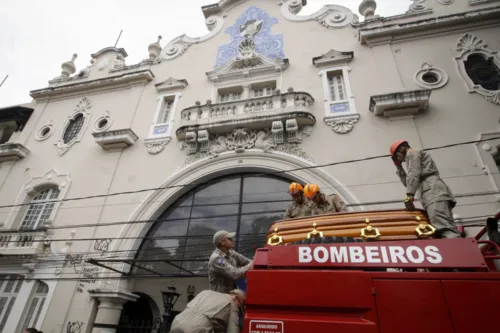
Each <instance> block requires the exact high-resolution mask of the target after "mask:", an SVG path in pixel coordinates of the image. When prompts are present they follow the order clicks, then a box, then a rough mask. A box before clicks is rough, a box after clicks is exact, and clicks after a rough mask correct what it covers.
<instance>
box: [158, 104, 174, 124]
mask: <svg viewBox="0 0 500 333" xmlns="http://www.w3.org/2000/svg"><path fill="white" fill-rule="evenodd" d="M173 105H174V100H173V99H165V103H164V105H163V106H162V109H161V112H160V114H159V116H158V119H157V121H156V123H157V124H166V123H168V117H169V116H170V112H171V111H172V106H173Z"/></svg>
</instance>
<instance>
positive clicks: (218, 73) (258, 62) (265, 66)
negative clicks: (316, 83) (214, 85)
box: [206, 53, 289, 82]
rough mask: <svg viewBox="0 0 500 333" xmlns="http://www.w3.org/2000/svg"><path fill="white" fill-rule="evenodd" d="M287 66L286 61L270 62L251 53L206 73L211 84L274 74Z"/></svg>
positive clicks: (276, 60) (261, 56) (287, 62)
mask: <svg viewBox="0 0 500 333" xmlns="http://www.w3.org/2000/svg"><path fill="white" fill-rule="evenodd" d="M288 66H289V61H288V59H279V58H277V59H275V60H271V59H269V58H267V57H265V56H263V55H261V54H257V53H251V54H247V55H242V56H237V57H235V58H233V59H232V60H230V61H229V62H228V63H226V64H225V65H224V66H222V67H219V68H217V69H215V70H213V71H211V72H208V73H206V74H207V77H208V79H209V80H210V81H211V82H221V81H227V80H234V79H246V78H249V77H255V76H263V75H266V74H276V73H279V72H282V71H284V70H285V69H287V68H288Z"/></svg>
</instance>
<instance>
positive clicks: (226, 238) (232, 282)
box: [208, 230, 253, 294]
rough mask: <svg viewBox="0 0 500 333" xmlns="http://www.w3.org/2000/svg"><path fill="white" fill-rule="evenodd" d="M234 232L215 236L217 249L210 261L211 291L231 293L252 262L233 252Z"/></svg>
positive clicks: (220, 232)
mask: <svg viewBox="0 0 500 333" xmlns="http://www.w3.org/2000/svg"><path fill="white" fill-rule="evenodd" d="M235 235H236V234H235V233H234V232H227V231H225V230H221V231H217V232H216V233H215V235H214V239H213V241H214V245H215V246H216V249H215V250H214V252H212V255H211V256H210V259H209V261H208V279H209V282H210V290H213V291H218V292H220V293H225V294H227V293H229V292H230V291H231V290H233V289H236V288H237V287H236V280H238V279H240V278H242V277H244V276H245V273H246V272H247V271H248V270H249V269H250V267H251V266H252V262H253V261H252V260H250V259H248V258H247V257H245V256H243V255H241V254H239V253H238V252H236V251H234V250H233V247H234V237H235Z"/></svg>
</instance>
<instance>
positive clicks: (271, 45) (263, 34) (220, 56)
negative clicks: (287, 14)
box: [215, 7, 285, 68]
mask: <svg viewBox="0 0 500 333" xmlns="http://www.w3.org/2000/svg"><path fill="white" fill-rule="evenodd" d="M277 23H278V19H277V18H275V17H271V16H270V15H268V14H267V13H266V12H265V11H263V10H262V9H260V8H257V7H249V8H248V9H247V10H246V11H245V12H244V13H243V14H242V15H241V16H240V17H239V18H238V19H237V20H236V22H235V23H234V24H233V25H232V26H230V27H229V28H227V29H226V33H227V34H229V35H231V43H229V44H226V45H222V46H219V48H218V50H217V60H216V62H215V68H217V67H220V66H223V65H225V64H226V63H227V62H228V61H229V60H231V59H232V58H234V57H235V56H236V55H238V53H239V51H240V50H241V49H242V48H248V46H249V45H251V47H252V48H255V52H256V53H259V54H262V55H264V56H266V57H268V58H270V59H276V58H281V59H284V58H285V53H284V52H283V34H275V35H273V34H272V33H271V28H272V26H273V25H275V24H277Z"/></svg>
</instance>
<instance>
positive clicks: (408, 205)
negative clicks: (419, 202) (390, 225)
mask: <svg viewBox="0 0 500 333" xmlns="http://www.w3.org/2000/svg"><path fill="white" fill-rule="evenodd" d="M414 200H415V198H414V197H413V196H412V195H407V196H406V198H405V207H406V210H410V211H411V210H415V204H414V203H413V201H414Z"/></svg>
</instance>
